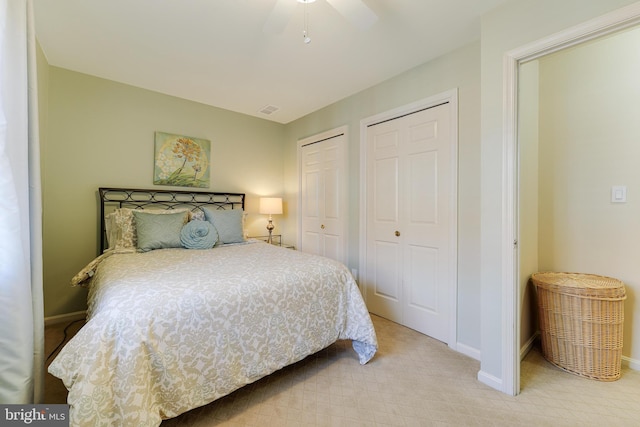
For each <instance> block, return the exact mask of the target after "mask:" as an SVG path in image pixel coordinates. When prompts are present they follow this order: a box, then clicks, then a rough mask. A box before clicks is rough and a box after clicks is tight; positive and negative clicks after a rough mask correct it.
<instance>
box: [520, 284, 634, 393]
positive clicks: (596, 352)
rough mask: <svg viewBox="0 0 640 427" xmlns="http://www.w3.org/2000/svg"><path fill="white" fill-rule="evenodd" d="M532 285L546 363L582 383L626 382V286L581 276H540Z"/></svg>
mask: <svg viewBox="0 0 640 427" xmlns="http://www.w3.org/2000/svg"><path fill="white" fill-rule="evenodd" d="M531 279H532V280H533V283H534V284H535V285H536V289H537V291H538V292H537V293H538V313H539V322H540V335H541V338H542V353H543V356H544V358H545V359H547V360H548V361H549V362H551V363H553V364H554V365H556V366H557V367H559V368H561V369H563V370H565V371H567V372H571V373H573V374H576V375H580V376H582V377H586V378H591V379H595V380H600V381H615V380H617V379H618V378H620V365H621V362H622V329H623V322H624V300H625V299H626V295H625V290H624V283H622V282H621V281H620V280H617V279H613V278H610V277H604V276H597V275H593V274H580V273H553V272H546V273H535V274H533V275H532V276H531Z"/></svg>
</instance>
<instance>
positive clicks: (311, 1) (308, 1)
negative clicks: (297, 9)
mask: <svg viewBox="0 0 640 427" xmlns="http://www.w3.org/2000/svg"><path fill="white" fill-rule="evenodd" d="M314 1H316V0H298V3H313V2H314Z"/></svg>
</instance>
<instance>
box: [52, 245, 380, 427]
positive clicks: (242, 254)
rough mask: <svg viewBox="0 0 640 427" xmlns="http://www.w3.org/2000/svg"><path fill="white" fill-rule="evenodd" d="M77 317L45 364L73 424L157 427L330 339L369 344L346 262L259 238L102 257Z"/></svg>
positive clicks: (365, 349)
mask: <svg viewBox="0 0 640 427" xmlns="http://www.w3.org/2000/svg"><path fill="white" fill-rule="evenodd" d="M88 319H89V320H88V322H87V323H86V324H85V326H84V327H83V328H82V329H81V330H80V331H79V332H78V334H77V335H76V336H75V337H74V338H73V339H72V340H71V341H70V342H69V343H68V344H67V345H66V346H65V347H64V348H63V349H62V351H61V352H60V354H59V355H58V356H57V357H56V359H55V360H54V361H53V363H52V364H51V365H50V367H49V372H50V373H51V374H53V375H54V376H56V377H59V378H61V379H62V380H63V382H64V384H65V386H66V387H67V388H68V389H69V398H68V403H69V404H70V405H71V414H70V416H71V422H72V425H74V426H92V427H93V426H118V425H123V426H157V425H159V424H160V422H161V420H162V419H165V418H171V417H175V416H177V415H179V414H181V413H183V412H186V411H188V410H190V409H193V408H195V407H198V406H202V405H205V404H207V403H209V402H211V401H213V400H215V399H217V398H219V397H222V396H224V395H227V394H229V393H231V392H232V391H234V390H236V389H238V388H240V387H242V386H243V385H246V384H249V383H252V382H254V381H256V380H258V379H260V378H261V377H263V376H265V375H268V374H270V373H272V372H274V371H276V370H278V369H280V368H282V367H284V366H286V365H289V364H291V363H294V362H296V361H299V360H301V359H303V358H304V357H306V356H308V355H310V354H313V353H315V352H317V351H319V350H321V349H323V348H325V347H327V346H329V345H330V344H332V343H333V342H335V341H336V340H338V339H350V340H353V347H354V349H356V351H357V353H358V356H359V360H360V363H362V364H364V363H366V362H367V361H368V360H369V359H370V358H371V357H373V354H374V353H375V351H376V349H377V340H376V334H375V331H374V329H373V324H372V323H371V318H370V317H369V313H368V312H367V309H366V307H365V305H364V302H363V300H362V297H361V295H360V292H359V290H358V287H357V285H356V284H355V282H354V280H353V278H352V277H351V275H350V273H349V272H348V270H347V269H346V267H344V266H343V265H342V264H340V263H338V262H335V261H332V260H329V259H326V258H320V257H316V256H314V255H309V254H305V253H302V252H298V251H294V250H290V249H284V248H280V247H276V246H273V245H268V244H265V243H253V244H245V245H237V246H228V247H220V248H214V249H209V250H188V249H162V250H155V251H151V252H147V253H132V254H116V255H113V256H110V257H108V258H106V259H104V261H102V264H101V265H100V266H99V267H98V269H97V272H96V275H95V277H94V278H93V280H92V284H91V288H90V291H89V310H88ZM354 369H357V365H354Z"/></svg>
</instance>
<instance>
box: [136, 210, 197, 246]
mask: <svg viewBox="0 0 640 427" xmlns="http://www.w3.org/2000/svg"><path fill="white" fill-rule="evenodd" d="M133 217H134V218H135V225H136V234H137V239H138V243H137V247H138V250H139V251H140V252H148V251H150V250H153V249H166V248H181V247H182V242H181V241H180V232H181V231H182V227H183V226H184V225H185V224H186V223H187V222H188V221H189V214H188V213H187V212H177V213H168V214H164V215H157V214H155V213H150V212H148V211H138V210H134V211H133Z"/></svg>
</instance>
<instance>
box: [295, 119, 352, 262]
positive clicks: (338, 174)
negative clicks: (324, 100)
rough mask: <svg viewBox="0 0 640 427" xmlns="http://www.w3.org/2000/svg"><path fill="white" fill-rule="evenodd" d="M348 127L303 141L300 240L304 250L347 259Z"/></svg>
mask: <svg viewBox="0 0 640 427" xmlns="http://www.w3.org/2000/svg"><path fill="white" fill-rule="evenodd" d="M345 132H346V130H345V129H339V130H335V131H330V132H329V134H331V135H326V134H321V135H316V136H314V137H310V138H306V139H304V140H302V141H300V142H299V156H300V157H299V158H300V168H301V170H300V207H301V215H300V216H301V218H300V232H299V236H300V241H299V242H298V246H299V247H300V249H301V250H302V251H303V252H310V253H314V254H318V255H323V256H326V257H329V258H333V259H336V260H338V261H341V262H345V261H346V249H345V247H346V226H347V204H346V203H347V202H346V200H347V195H346V192H347V185H346V176H347V172H346V165H347V163H346V153H347V150H346V148H347V146H346V144H347V140H346V134H345Z"/></svg>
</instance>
